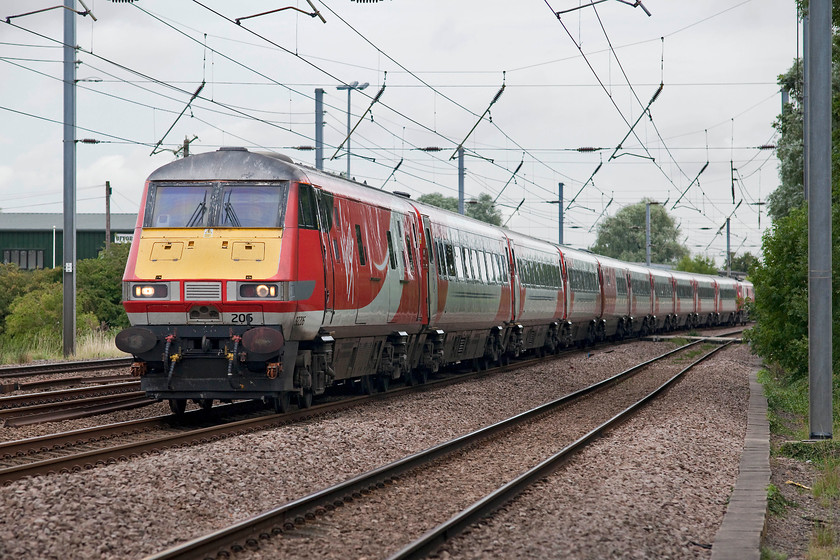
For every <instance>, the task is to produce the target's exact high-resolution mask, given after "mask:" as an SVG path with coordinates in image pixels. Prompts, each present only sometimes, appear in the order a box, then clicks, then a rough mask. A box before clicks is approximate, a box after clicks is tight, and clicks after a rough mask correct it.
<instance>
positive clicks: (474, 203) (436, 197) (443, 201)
mask: <svg viewBox="0 0 840 560" xmlns="http://www.w3.org/2000/svg"><path fill="white" fill-rule="evenodd" d="M417 200H418V201H419V202H422V203H424V204H429V205H431V206H437V207H438V208H443V209H444V210H449V211H450V212H457V211H458V199H457V198H455V197H454V196H443V195H442V194H440V193H430V194H424V195H421V196H419V197H417ZM464 213H465V214H466V215H467V216H469V217H470V218H473V219H476V220H481V221H482V222H487V223H488V224H492V225H494V226H500V225H502V214H501V212H499V210H498V209H496V205H495V204H494V203H493V197H491V196H490V195H489V194H487V193H481V194H480V195H479V196H478V198H477V199H472V200H469V201H466V203H465V204H464Z"/></svg>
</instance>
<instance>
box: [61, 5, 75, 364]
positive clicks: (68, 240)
mask: <svg viewBox="0 0 840 560" xmlns="http://www.w3.org/2000/svg"><path fill="white" fill-rule="evenodd" d="M64 6H65V8H67V9H66V10H64V231H63V241H64V255H63V257H62V262H63V263H64V272H63V273H62V279H63V282H64V290H63V295H64V303H63V319H64V325H63V340H64V356H65V357H67V356H71V355H73V354H75V353H76V49H75V45H76V12H75V11H74V10H75V9H76V0H64Z"/></svg>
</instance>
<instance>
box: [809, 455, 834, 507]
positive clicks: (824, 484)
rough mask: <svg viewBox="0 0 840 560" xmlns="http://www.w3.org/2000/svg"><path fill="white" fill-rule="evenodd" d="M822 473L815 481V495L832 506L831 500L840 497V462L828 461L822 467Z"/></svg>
mask: <svg viewBox="0 0 840 560" xmlns="http://www.w3.org/2000/svg"><path fill="white" fill-rule="evenodd" d="M820 471H821V472H820V474H819V476H817V479H816V480H815V481H814V487H813V489H812V490H813V492H814V497H815V498H817V499H818V500H820V502H821V503H822V504H823V506H825V507H831V502H832V501H834V500H837V499H840V464H838V463H837V461H836V460H834V461H827V462H826V463H825V464H824V465H823V466H822V468H821V469H820Z"/></svg>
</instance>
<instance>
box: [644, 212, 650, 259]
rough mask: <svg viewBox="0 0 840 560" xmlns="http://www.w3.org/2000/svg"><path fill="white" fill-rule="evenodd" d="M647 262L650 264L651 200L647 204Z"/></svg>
mask: <svg viewBox="0 0 840 560" xmlns="http://www.w3.org/2000/svg"><path fill="white" fill-rule="evenodd" d="M645 264H646V265H647V266H650V202H648V203H646V204H645Z"/></svg>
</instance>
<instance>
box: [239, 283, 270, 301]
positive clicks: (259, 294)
mask: <svg viewBox="0 0 840 560" xmlns="http://www.w3.org/2000/svg"><path fill="white" fill-rule="evenodd" d="M239 297H242V298H274V297H277V284H241V285H240V286H239Z"/></svg>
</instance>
